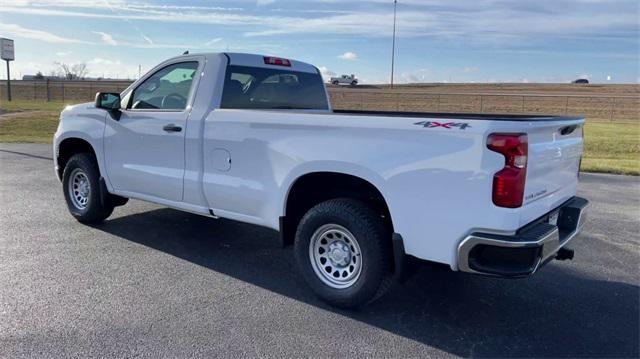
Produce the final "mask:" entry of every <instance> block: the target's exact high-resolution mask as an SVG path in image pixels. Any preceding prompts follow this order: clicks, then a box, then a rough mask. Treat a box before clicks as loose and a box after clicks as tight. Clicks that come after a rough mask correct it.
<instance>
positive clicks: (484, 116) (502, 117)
mask: <svg viewBox="0 0 640 359" xmlns="http://www.w3.org/2000/svg"><path fill="white" fill-rule="evenodd" d="M333 112H334V113H336V114H346V115H360V116H385V117H429V118H442V119H464V120H491V121H523V122H531V121H569V120H581V119H582V118H581V117H576V116H551V115H509V114H490V113H444V112H407V111H362V110H333Z"/></svg>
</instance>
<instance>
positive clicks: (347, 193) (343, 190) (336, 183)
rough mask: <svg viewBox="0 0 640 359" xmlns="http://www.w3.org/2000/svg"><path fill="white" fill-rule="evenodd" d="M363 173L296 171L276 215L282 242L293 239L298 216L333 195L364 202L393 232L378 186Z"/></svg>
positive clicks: (391, 220)
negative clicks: (279, 211) (280, 213)
mask: <svg viewBox="0 0 640 359" xmlns="http://www.w3.org/2000/svg"><path fill="white" fill-rule="evenodd" d="M375 182H377V181H372V180H370V179H369V178H367V176H362V174H354V173H349V172H344V171H326V170H317V171H309V172H305V173H302V174H300V175H299V176H297V177H296V178H295V179H294V180H292V181H291V184H290V185H289V186H288V189H287V191H286V194H285V196H284V200H283V209H282V216H281V217H280V235H281V237H282V240H283V243H284V244H285V245H286V244H290V243H292V242H293V238H294V236H295V231H296V228H297V225H298V223H299V221H300V219H302V216H304V214H305V213H306V212H307V211H308V210H309V209H310V208H311V207H313V206H314V205H316V204H318V203H320V202H323V201H326V200H329V199H334V198H354V199H357V200H360V201H363V202H365V203H367V204H368V205H369V206H370V207H372V209H374V210H376V211H377V212H378V213H379V214H380V215H381V216H382V217H383V218H384V220H385V221H386V222H387V224H388V225H389V228H390V230H391V231H392V232H393V219H392V216H391V211H390V207H389V204H388V202H387V200H386V199H385V197H384V195H383V191H382V189H381V186H379V185H376V184H375Z"/></svg>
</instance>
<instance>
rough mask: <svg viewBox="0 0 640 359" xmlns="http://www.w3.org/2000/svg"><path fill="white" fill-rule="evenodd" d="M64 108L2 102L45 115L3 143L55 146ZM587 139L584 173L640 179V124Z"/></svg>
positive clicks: (8, 121)
mask: <svg viewBox="0 0 640 359" xmlns="http://www.w3.org/2000/svg"><path fill="white" fill-rule="evenodd" d="M64 106H65V104H63V103H62V102H37V101H12V102H7V101H2V102H1V103H0V109H2V110H4V111H22V112H24V111H43V112H39V113H38V114H33V115H26V114H19V113H18V114H17V115H16V116H15V118H13V117H12V115H8V116H9V118H6V117H7V116H6V115H5V119H2V120H0V142H36V143H51V140H52V137H53V133H54V132H55V131H56V128H57V126H58V117H59V115H60V111H61V110H62V108H63V107H64ZM0 112H2V111H0ZM25 115H26V116H25ZM584 136H585V150H584V157H583V159H582V170H583V171H586V172H605V173H617V174H630V175H636V176H637V175H640V124H633V123H598V122H589V123H587V124H586V125H585V129H584Z"/></svg>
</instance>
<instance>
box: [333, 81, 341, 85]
mask: <svg viewBox="0 0 640 359" xmlns="http://www.w3.org/2000/svg"><path fill="white" fill-rule="evenodd" d="M332 84H334V85H338V84H340V82H338V81H333V82H332Z"/></svg>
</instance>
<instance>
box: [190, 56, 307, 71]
mask: <svg viewBox="0 0 640 359" xmlns="http://www.w3.org/2000/svg"><path fill="white" fill-rule="evenodd" d="M195 55H197V56H204V57H207V58H210V57H219V56H225V57H226V58H227V59H228V61H229V64H230V65H237V66H251V67H263V68H271V69H281V70H284V69H289V70H291V71H299V72H308V73H313V74H318V75H319V74H320V71H319V70H318V69H317V68H316V67H315V66H313V65H311V64H308V63H306V62H302V61H298V60H293V59H288V58H284V57H278V56H269V55H260V54H244V53H238V52H211V53H194V54H184V55H181V56H195ZM178 57H180V56H178ZM267 59H275V60H284V63H288V65H283V61H273V60H267ZM275 63H277V64H275Z"/></svg>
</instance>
